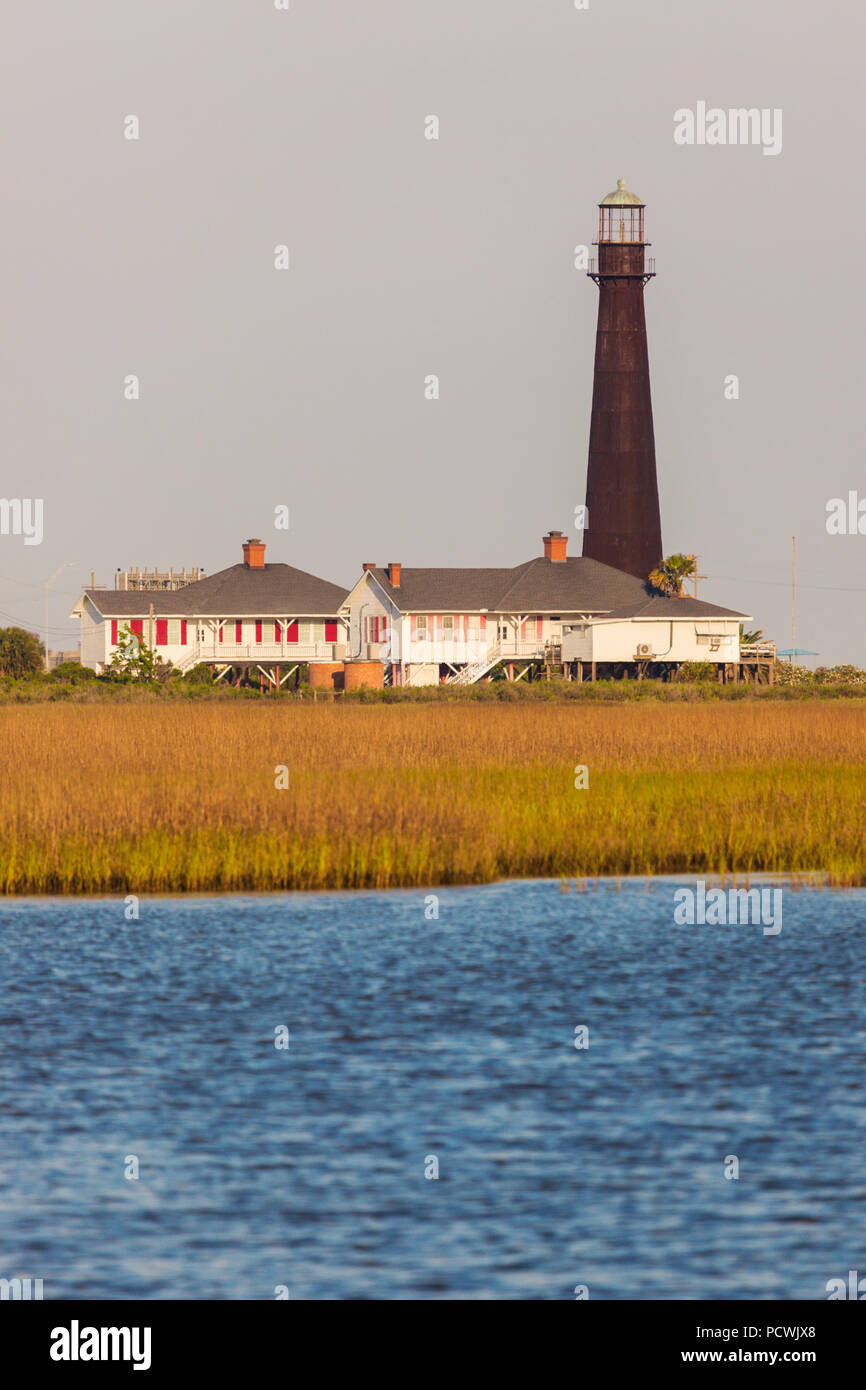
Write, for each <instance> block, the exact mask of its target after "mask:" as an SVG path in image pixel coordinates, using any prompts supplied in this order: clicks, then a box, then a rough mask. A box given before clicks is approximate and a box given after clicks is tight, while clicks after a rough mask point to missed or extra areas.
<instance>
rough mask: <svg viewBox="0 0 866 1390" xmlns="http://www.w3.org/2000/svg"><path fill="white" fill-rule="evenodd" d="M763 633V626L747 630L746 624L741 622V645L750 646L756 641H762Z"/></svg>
mask: <svg viewBox="0 0 866 1390" xmlns="http://www.w3.org/2000/svg"><path fill="white" fill-rule="evenodd" d="M763 635H764V629H763V628H762V627H753V628H750V629H749V631H748V632H746V630H745V624H744V623H740V646H742V647H749V646H751V645H752V644H753V643H755V642H760V640H761V638H762V637H763Z"/></svg>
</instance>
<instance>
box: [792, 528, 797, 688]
mask: <svg viewBox="0 0 866 1390" xmlns="http://www.w3.org/2000/svg"><path fill="white" fill-rule="evenodd" d="M795 656H796V537H795V535H792V537H791V666H794V657H795Z"/></svg>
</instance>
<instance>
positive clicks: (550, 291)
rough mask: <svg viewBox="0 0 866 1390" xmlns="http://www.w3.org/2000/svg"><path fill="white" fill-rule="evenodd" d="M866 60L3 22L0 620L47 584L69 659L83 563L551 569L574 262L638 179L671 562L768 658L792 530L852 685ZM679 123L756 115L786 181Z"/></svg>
mask: <svg viewBox="0 0 866 1390" xmlns="http://www.w3.org/2000/svg"><path fill="white" fill-rule="evenodd" d="M864 31H866V9H864V6H863V5H862V4H861V3H860V0H820V3H819V0H725V3H723V4H722V3H710V0H657V2H656V3H652V0H590V7H589V9H588V10H577V9H575V7H574V0H363V3H360V2H359V0H291V6H290V9H289V10H288V12H285V11H281V10H277V9H276V8H275V6H274V3H273V0H146V3H144V2H143V0H77V3H76V4H74V5H71V4H69V3H66V0H52V2H46V0H43V3H39V4H34V3H24V0H18V3H12V0H10V3H8V4H7V5H5V6H4V8H3V14H2V20H0V119H2V124H3V128H4V132H5V134H4V158H3V178H2V188H3V212H2V224H0V225H2V277H3V311H2V321H3V361H2V371H0V392H2V408H3V420H4V427H5V428H4V434H5V440H4V460H3V465H4V466H3V470H2V481H0V495H3V496H5V497H9V498H13V497H21V498H26V497H41V498H43V499H44V509H45V512H44V517H45V519H44V528H45V530H44V541H43V543H42V544H41V545H38V546H36V545H33V546H25V545H24V544H23V539H22V538H21V537H20V536H0V623H2V622H7V621H9V620H10V619H12V618H14V619H17V620H19V621H22V622H23V623H24V624H25V625H33V626H39V627H41V623H42V594H43V585H44V582H45V580H46V579H47V578H48V577H49V576H50V575H52V574H53V573H54V571H55V570H56V569H57V567H58V566H59V565H61V564H63V563H64V562H65V561H67V560H71V561H74V562H76V563H75V565H74V566H72V567H70V568H68V569H66V570H64V572H63V573H62V575H61V577H60V578H59V579H58V580H57V583H56V592H55V596H54V598H53V600H52V602H51V607H50V620H49V621H50V633H49V636H50V644H51V645H52V646H60V645H66V646H68V645H72V644H74V642H75V641H77V631H76V625H75V624H74V623H67V622H66V621H65V614H66V612H67V611H68V607H69V605H70V603H71V601H72V597H73V595H74V594H75V593H76V592H77V591H78V589H79V588H80V586H81V584H82V583H84V582H89V572H90V570H92V569H93V570H95V571H96V575H97V580H98V581H101V582H103V583H107V584H110V583H112V582H113V580H112V576H113V573H114V571H115V569H116V568H117V567H122V568H125V567H126V566H127V565H130V564H140V565H151V566H152V565H160V566H166V567H167V566H168V565H176V566H181V565H195V564H198V565H202V566H204V567H205V568H206V569H207V571H208V572H213V571H215V570H217V569H221V568H223V567H224V566H226V565H229V564H233V563H235V562H236V561H237V560H239V559H240V543H241V541H242V539H244V538H245V537H246V536H249V535H260V536H262V538H263V539H265V540H266V541H267V542H268V558H269V559H271V560H285V561H288V562H289V563H292V564H295V565H299V566H300V567H302V568H304V569H309V570H312V571H313V572H314V573H317V574H320V575H322V576H323V577H324V578H326V579H329V580H332V581H334V582H338V583H343V584H345V585H346V586H348V585H350V584H351V583H352V582H353V581H354V579H355V578H356V576H357V574H358V572H359V570H360V566H361V563H362V561H365V560H374V561H377V562H378V563H380V564H381V563H385V562H387V561H389V560H400V561H402V563H403V564H405V565H436V564H440V563H441V564H443V565H452V564H461V565H464V564H465V565H473V564H477V565H510V564H518V563H520V562H522V561H523V560H526V559H528V558H530V557H531V556H532V555H536V554H539V553H540V551H541V544H540V538H541V535H542V533H543V532H544V531H545V530H546V529H547V528H549V527H551V526H554V527H559V528H561V529H563V530H569V531H570V536H571V537H572V540H571V549H572V551H574V550H575V549H576V544H575V541H576V532H574V530H573V529H572V519H573V514H574V508H575V506H576V505H577V504H579V503H580V502H582V501H583V497H584V485H585V478H586V454H587V443H588V437H589V412H590V400H591V388H592V363H593V352H594V337H595V318H596V309H597V291H596V289H595V287H594V286H593V284H592V282H591V281H589V280H587V279H586V277H585V275H583V274H581V273H579V272H578V271H577V270H575V268H574V264H573V254H574V247H575V246H576V245H578V244H581V243H589V242H591V241H592V240H593V238H594V235H595V223H596V204H597V203H598V201H599V200H600V198H601V197H602V196H603V195H604V194H605V193H607V192H608V191H609V190H610V189H611V188H613V187H614V185H615V183H616V179H617V178H618V177H624V178H626V179H627V180H628V183H629V186H630V187H631V188H633V189H634V190H635V191H637V192H638V193H639V194H640V196H641V197H642V198H643V199H644V201H645V202H646V204H647V214H646V217H647V229H648V235H649V238H650V240H651V241H652V242H653V247H652V254H655V256H656V258H657V269H658V278H657V280H655V281H654V282H652V284H651V285H650V286H649V288H648V289H647V292H646V293H647V318H648V330H649V346H650V362H651V373H652V385H653V402H654V413H655V428H656V448H657V459H658V469H659V483H660V491H661V505H662V527H663V538H664V544H665V550H666V552H668V553H669V552H671V551H674V550H690V551H695V552H697V553H698V555H699V556H700V567H701V572H702V573H703V574H705V575H707V576H708V577H707V578H706V579H705V580H702V581H701V587H700V592H701V596H702V597H705V598H707V599H710V600H711V601H714V602H718V603H726V604H730V605H731V606H733V607H735V608H739V609H741V610H744V611H747V612H749V613H753V614H754V615H755V616H756V618H757V620H758V621H759V623H760V625H761V626H763V627H764V629H765V630H766V631H767V632H768V633H769V634H770V635H772V636H774V637H776V639H777V640H778V642H779V645H780V646H783V647H786V646H788V645H790V630H791V624H790V553H791V536H792V535H796V536H797V542H798V571H799V578H800V581H801V587H800V588H799V591H798V641H799V642H800V643H802V644H803V645H805V646H807V647H810V648H815V649H816V650H817V651H819V652H820V654H821V655H820V657H819V658H818V660H819V661H823V662H826V663H828V664H830V663H833V662H838V661H843V660H850V661H854V662H856V663H858V664H859V665H864V666H866V631H864V622H863V617H862V614H863V611H864V598H866V535H862V536H861V535H854V536H832V537H831V536H829V535H828V534H827V531H826V524H825V523H826V504H827V501H828V500H829V499H830V498H832V497H835V496H843V497H847V494H848V492H849V491H850V490H856V491H857V492H858V496H859V497H860V498H861V499H862V500H864V501H866V469H864V464H863V459H864V438H863V435H864V427H863V415H864V410H863V395H864V392H863V375H864V361H863V342H862V331H861V330H862V324H863V322H864V317H866V315H864V304H863V299H864V284H863V277H862V275H861V274H860V272H859V269H857V270H855V264H857V263H859V260H860V258H861V246H862V238H863V227H864V206H863V186H864V179H866V176H864V174H863V147H864V138H863V137H864V98H863V86H864V80H863V55H864V52H866V32H864ZM699 101H705V102H706V103H707V104H708V105H709V106H711V107H712V106H717V107H721V108H723V109H725V110H727V109H728V108H732V107H740V106H747V107H758V108H767V109H775V108H781V110H782V113H783V124H782V136H783V139H782V149H781V153H779V154H778V155H777V156H772V155H770V156H768V155H765V154H764V153H763V151H762V148H761V147H760V146H753V145H723V146H709V145H692V146H683V145H677V144H675V142H674V138H673V133H674V112H675V111H676V110H677V109H679V108H692V109H694V108H695V107H696V105H697V103H698V102H699ZM129 115H135V116H137V117H138V119H139V121H140V139H139V140H137V141H131V140H127V139H125V138H124V119H125V118H126V117H127V116H129ZM429 115H435V116H437V117H438V120H439V123H440V130H439V139H438V140H436V141H434V140H428V139H425V118H426V117H428V116H429ZM281 243H285V244H286V245H287V246H288V247H289V252H290V262H291V263H290V269H289V270H288V271H278V270H276V269H274V247H275V246H276V245H278V244H281ZM130 373H135V374H137V375H138V376H139V378H140V383H141V387H140V389H141V397H140V399H139V400H138V401H127V400H125V399H124V390H123V386H124V378H125V377H126V376H127V375H128V374H130ZM433 373H435V374H437V375H438V377H439V379H440V398H439V400H437V401H430V400H426V399H425V396H424V380H425V377H427V376H428V375H429V374H433ZM732 373H733V374H736V375H737V376H738V377H739V383H740V386H739V389H740V397H739V399H738V400H726V399H725V395H724V382H725V377H726V376H727V375H728V374H732ZM281 504H285V505H288V506H289V507H290V509H291V529H290V531H289V532H288V533H287V532H284V531H275V530H274V524H273V517H274V508H275V507H276V506H278V505H281ZM864 510H866V508H864ZM590 522H591V518H590ZM864 524H866V523H864Z"/></svg>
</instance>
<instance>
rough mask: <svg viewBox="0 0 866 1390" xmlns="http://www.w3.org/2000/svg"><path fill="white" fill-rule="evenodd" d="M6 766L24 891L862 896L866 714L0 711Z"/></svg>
mask: <svg viewBox="0 0 866 1390" xmlns="http://www.w3.org/2000/svg"><path fill="white" fill-rule="evenodd" d="M579 764H582V765H585V766H586V767H587V769H588V777H589V787H588V789H586V790H577V789H576V788H575V785H574V783H575V775H574V774H575V767H576V766H577V765H579ZM281 766H284V767H285V768H287V770H288V784H289V785H288V787H287V788H286V789H280V790H278V789H277V787H276V786H275V782H276V781H277V780H283V781H285V780H286V779H285V777H283V778H280V777H279V775H278V772H277V769H278V768H279V767H281ZM0 769H2V790H0V886H2V891H4V892H6V893H102V892H112V893H119V892H123V891H129V892H136V893H139V892H176V891H199V890H208V889H278V888H303V889H309V888H354V887H375V888H384V887H389V886H400V885H402V886H412V885H427V884H431V885H432V884H446V883H478V882H485V881H489V880H491V879H495V878H501V877H518V876H520V877H523V876H527V877H530V876H555V877H558V878H563V879H570V878H574V877H581V878H582V877H585V876H594V875H596V874H639V875H645V874H647V875H648V874H659V873H680V872H689V873H692V872H704V871H706V872H719V873H727V872H732V871H733V872H737V873H748V872H750V871H751V872H757V871H765V870H775V871H783V872H792V873H807V872H809V871H823V872H824V873H826V874H827V875H828V876H829V878H830V880H831V881H834V882H837V883H846V884H862V883H864V882H866V814H864V809H866V805H864V804H866V702H861V701H859V700H858V701H845V702H844V703H843V702H841V701H839V702H835V701H826V700H825V701H821V702H818V701H816V702H814V703H812V702H798V703H796V704H782V703H778V704H776V703H773V702H771V701H765V702H761V703H760V704H759V703H747V702H743V703H738V704H728V705H721V704H717V705H714V706H695V705H691V706H679V705H657V706H648V705H610V706H604V707H602V706H593V705H582V706H581V707H579V708H574V707H569V706H568V705H565V704H562V705H557V704H549V705H547V704H545V705H541V706H529V705H522V706H509V705H501V706H500V705H496V706H490V705H472V704H466V705H444V704H443V705H436V704H422V705H416V706H409V707H405V706H404V707H399V706H388V705H370V706H364V705H340V704H331V703H329V704H319V705H315V706H310V705H309V704H308V705H299V704H296V703H294V702H293V703H291V704H289V703H288V702H287V703H285V704H280V703H276V702H275V703H274V704H272V705H267V704H265V703H262V704H259V703H258V702H257V701H250V702H244V703H243V704H240V703H239V704H237V705H234V704H231V703H222V704H213V705H206V704H198V705H196V704H192V703H189V704H188V703H181V702H179V703H178V704H174V705H171V706H169V707H162V708H160V707H154V706H150V705H146V706H134V705H133V706H127V707H126V708H117V707H115V708H111V707H105V706H99V705H86V704H82V705H76V706H68V707H57V706H45V705H41V706H26V707H21V708H3V709H0Z"/></svg>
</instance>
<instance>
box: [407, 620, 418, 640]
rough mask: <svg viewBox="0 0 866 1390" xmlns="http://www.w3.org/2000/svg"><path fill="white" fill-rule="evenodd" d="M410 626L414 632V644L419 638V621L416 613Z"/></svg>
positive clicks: (410, 621)
mask: <svg viewBox="0 0 866 1390" xmlns="http://www.w3.org/2000/svg"><path fill="white" fill-rule="evenodd" d="M409 626H410V628H411V630H412V641H413V642H414V641H415V638H416V637H417V636H418V619H417V618H416V617H415V614H414V613H413V614H412V616H411V618H410V619H409Z"/></svg>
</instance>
